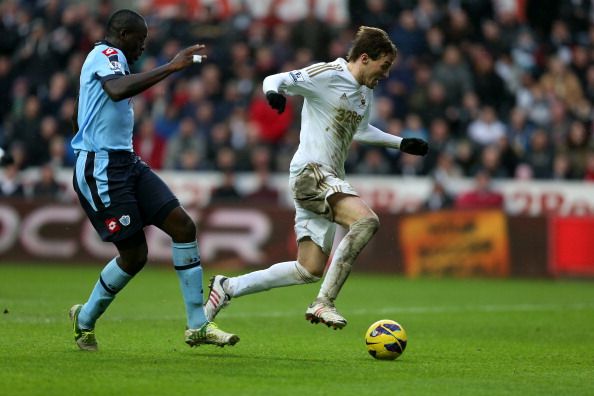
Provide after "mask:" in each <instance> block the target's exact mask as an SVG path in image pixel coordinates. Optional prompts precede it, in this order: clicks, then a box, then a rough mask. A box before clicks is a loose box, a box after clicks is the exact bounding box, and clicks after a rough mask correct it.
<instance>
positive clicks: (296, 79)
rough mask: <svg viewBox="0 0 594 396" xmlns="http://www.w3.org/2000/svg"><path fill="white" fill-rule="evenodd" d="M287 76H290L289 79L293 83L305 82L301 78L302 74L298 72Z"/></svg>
mask: <svg viewBox="0 0 594 396" xmlns="http://www.w3.org/2000/svg"><path fill="white" fill-rule="evenodd" d="M289 75H290V76H291V78H292V79H293V81H294V82H299V81H301V82H303V81H305V78H304V77H303V73H301V72H300V71H297V72H290V73H289Z"/></svg>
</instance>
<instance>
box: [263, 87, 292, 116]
mask: <svg viewBox="0 0 594 396" xmlns="http://www.w3.org/2000/svg"><path fill="white" fill-rule="evenodd" d="M266 100H268V104H269V105H270V107H272V108H273V109H275V110H276V111H277V112H278V114H281V113H282V112H283V111H285V105H286V104H287V98H285V97H284V96H283V95H281V94H279V93H278V92H274V91H268V92H266Z"/></svg>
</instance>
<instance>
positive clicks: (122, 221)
mask: <svg viewBox="0 0 594 396" xmlns="http://www.w3.org/2000/svg"><path fill="white" fill-rule="evenodd" d="M119 222H120V224H121V225H123V226H124V227H127V226H129V225H130V215H123V216H122V217H120V220H119Z"/></svg>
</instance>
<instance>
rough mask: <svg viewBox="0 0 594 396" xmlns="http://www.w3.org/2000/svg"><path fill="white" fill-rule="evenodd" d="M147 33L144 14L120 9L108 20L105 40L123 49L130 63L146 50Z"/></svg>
mask: <svg viewBox="0 0 594 396" xmlns="http://www.w3.org/2000/svg"><path fill="white" fill-rule="evenodd" d="M147 34H148V28H147V26H146V21H145V20H144V18H143V17H142V15H140V14H139V13H137V12H135V11H132V10H119V11H116V12H114V13H113V14H112V15H111V17H110V18H109V21H108V22H107V32H106V34H105V40H107V41H108V42H110V43H111V44H113V45H114V46H115V47H116V48H119V49H120V50H122V52H123V53H124V55H125V56H126V60H128V63H129V64H133V63H134V62H136V61H137V60H138V58H140V56H141V55H142V53H143V52H144V42H145V40H146V37H147Z"/></svg>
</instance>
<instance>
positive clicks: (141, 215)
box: [69, 9, 239, 350]
mask: <svg viewBox="0 0 594 396" xmlns="http://www.w3.org/2000/svg"><path fill="white" fill-rule="evenodd" d="M147 33H148V29H147V25H146V22H145V20H144V18H143V17H142V16H141V15H140V14H138V13H136V12H134V11H131V10H125V9H124V10H119V11H116V12H115V13H114V14H113V15H112V16H111V17H110V19H109V21H108V22H107V30H106V35H105V40H104V41H100V42H98V43H96V44H95V47H94V48H93V50H92V51H91V52H90V53H89V55H88V56H87V58H86V60H85V62H84V64H83V67H82V70H81V75H80V91H79V97H78V100H77V105H76V106H75V112H74V115H73V117H72V121H73V127H74V130H75V132H76V135H75V136H74V138H73V139H72V147H73V149H74V151H75V152H76V156H77V159H76V166H75V169H74V177H73V184H74V190H75V191H76V193H77V195H78V198H79V201H80V203H81V206H82V207H83V209H84V210H85V212H86V213H87V216H88V217H89V219H90V221H91V223H92V224H93V226H94V228H95V229H96V230H97V232H98V233H99V235H100V236H101V238H102V239H103V240H104V241H106V242H112V243H114V244H115V246H116V248H117V250H118V256H117V257H115V258H113V259H112V260H111V261H110V262H109V263H108V264H107V265H106V266H105V268H103V270H102V271H101V274H100V276H99V280H98V281H97V283H96V284H95V287H94V288H93V290H92V292H91V295H90V297H89V299H88V300H87V302H86V303H84V304H76V305H74V306H73V307H72V308H71V309H70V312H69V316H70V319H71V321H72V325H73V328H74V339H75V341H76V344H77V345H78V346H79V347H80V348H81V349H83V350H97V341H96V337H95V323H96V321H97V319H98V318H99V317H100V316H101V314H102V313H103V312H104V311H105V310H106V309H107V307H108V306H109V304H110V303H111V302H112V301H113V299H114V298H115V296H116V295H117V293H118V292H119V291H120V290H122V289H123V288H124V287H125V286H126V284H127V283H128V282H129V281H130V280H131V279H132V278H133V277H134V275H136V274H137V273H138V272H139V271H140V270H141V269H142V268H143V267H144V265H145V263H146V261H147V255H148V247H147V243H146V238H145V234H144V230H143V229H144V227H145V226H147V225H151V224H152V225H155V226H156V227H158V228H159V229H161V230H163V231H164V232H165V233H167V234H168V235H169V236H170V237H171V238H172V241H173V242H172V252H173V265H174V268H175V270H176V272H177V275H178V277H179V281H180V285H181V290H182V294H183V298H184V303H185V306H186V314H187V327H186V331H185V342H186V343H187V344H188V345H190V346H196V345H201V344H214V345H219V346H224V345H234V344H235V343H237V342H238V341H239V337H238V336H237V335H235V334H230V333H227V332H224V331H222V330H221V329H219V328H218V327H217V326H216V325H215V324H214V323H212V322H209V321H208V320H207V319H206V317H205V314H204V309H203V291H202V267H201V262H200V253H199V250H198V244H197V241H196V226H195V224H194V222H193V221H192V219H191V218H190V216H189V215H188V214H187V212H186V211H185V210H184V209H183V208H182V207H181V206H180V203H179V201H178V199H177V198H176V197H175V195H174V194H173V193H172V192H171V190H170V189H169V187H167V185H166V184H165V183H164V182H163V181H162V180H161V179H160V178H159V177H158V176H157V175H156V174H155V173H154V172H153V171H152V170H151V169H150V168H149V167H148V166H147V164H145V163H144V162H143V161H142V160H141V159H140V158H139V157H138V156H137V155H136V154H135V153H134V151H133V149H132V129H133V125H134V110H133V106H132V97H133V96H134V95H136V94H139V93H141V92H142V91H144V90H146V89H148V88H150V87H151V86H153V85H155V84H156V83H158V82H159V81H161V80H163V79H164V78H166V77H167V76H169V75H170V74H172V73H174V72H177V71H180V70H183V69H185V68H187V67H189V66H190V65H192V64H193V63H197V62H200V61H201V60H202V57H203V56H201V55H198V52H200V51H201V50H203V49H204V46H203V45H193V46H191V47H188V48H185V49H183V50H182V51H180V52H179V53H178V54H177V55H176V56H175V57H174V58H173V59H172V60H171V61H170V62H169V63H166V64H164V65H162V66H159V67H157V68H155V69H153V70H150V71H147V72H143V73H138V74H131V73H130V68H129V66H128V65H129V64H132V63H134V62H135V61H136V60H138V58H139V57H140V56H141V55H142V52H143V51H144V43H145V40H146V38H147Z"/></svg>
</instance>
